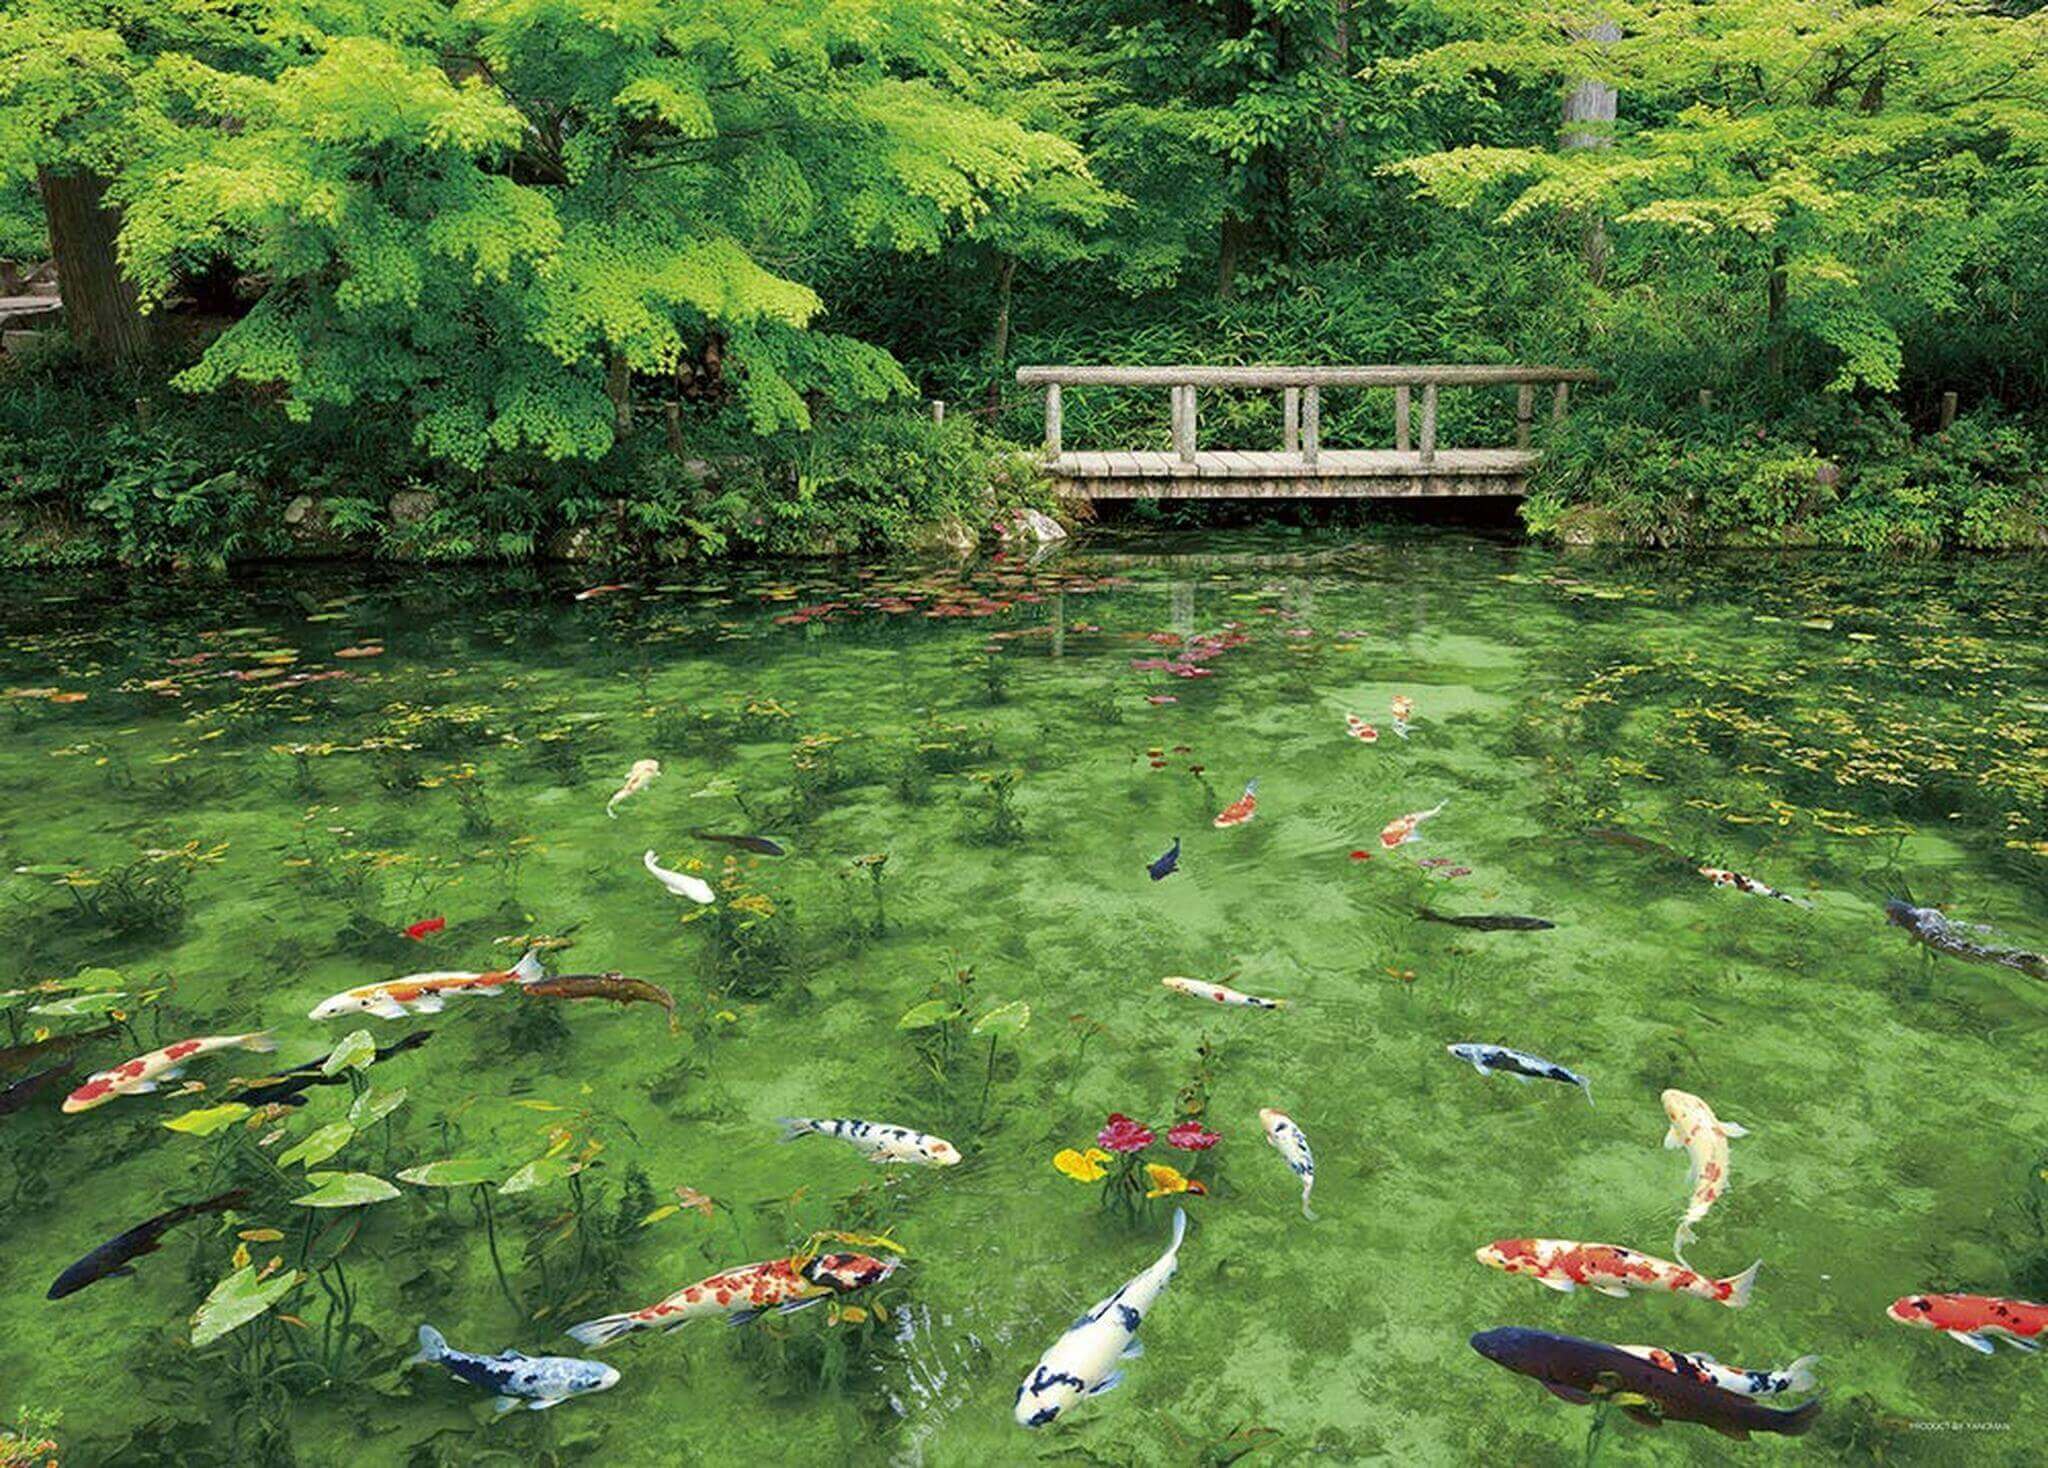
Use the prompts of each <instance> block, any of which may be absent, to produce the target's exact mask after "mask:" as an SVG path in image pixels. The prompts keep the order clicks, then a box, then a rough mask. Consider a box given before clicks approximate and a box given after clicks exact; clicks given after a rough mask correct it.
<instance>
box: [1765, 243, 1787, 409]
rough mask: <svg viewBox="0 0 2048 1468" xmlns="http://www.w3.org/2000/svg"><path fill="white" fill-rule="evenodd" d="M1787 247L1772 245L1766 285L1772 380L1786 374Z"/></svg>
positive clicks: (1768, 369)
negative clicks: (1784, 329) (1769, 271)
mask: <svg viewBox="0 0 2048 1468" xmlns="http://www.w3.org/2000/svg"><path fill="white" fill-rule="evenodd" d="M1785 297H1786V282H1785V247H1784V246H1783V245H1773V246H1772V247H1771V275H1770V280H1769V282H1768V283H1767V284H1766V285H1765V287H1764V322H1765V328H1764V329H1765V330H1766V332H1768V333H1769V340H1768V341H1767V342H1766V343H1765V345H1764V371H1765V372H1766V373H1767V374H1768V375H1769V376H1770V379H1771V381H1773V382H1777V381H1779V380H1781V379H1782V378H1783V377H1784V375H1785V337H1784V331H1783V322H1784V320H1785Z"/></svg>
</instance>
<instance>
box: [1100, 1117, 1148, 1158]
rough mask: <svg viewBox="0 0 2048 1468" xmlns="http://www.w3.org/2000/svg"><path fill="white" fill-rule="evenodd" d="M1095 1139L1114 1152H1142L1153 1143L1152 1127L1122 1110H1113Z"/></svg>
mask: <svg viewBox="0 0 2048 1468" xmlns="http://www.w3.org/2000/svg"><path fill="white" fill-rule="evenodd" d="M1095 1140H1096V1141H1097V1142H1099V1143H1101V1144H1102V1145H1103V1146H1105V1147H1107V1148H1109V1150H1110V1151H1112V1152H1142V1151H1144V1150H1145V1149H1146V1148H1147V1147H1149V1146H1151V1145H1152V1129H1151V1128H1150V1127H1148V1126H1146V1125H1145V1124H1144V1123H1143V1122H1138V1121H1132V1120H1131V1119H1130V1118H1129V1117H1128V1116H1125V1115H1124V1114H1123V1113H1122V1112H1121V1111H1112V1112H1111V1113H1110V1114H1109V1120H1108V1121H1107V1122H1105V1123H1103V1127H1102V1130H1101V1131H1099V1132H1097V1133H1096V1134H1095Z"/></svg>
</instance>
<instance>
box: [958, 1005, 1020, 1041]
mask: <svg viewBox="0 0 2048 1468" xmlns="http://www.w3.org/2000/svg"><path fill="white" fill-rule="evenodd" d="M1030 1023H1031V1006H1030V1005H1028V1004H1026V1003H1025V1002H1024V1001H1023V1000H1022V999H1012V1000H1011V1001H1010V1002H1009V1003H1008V1004H998V1005H997V1006H996V1007H995V1008H994V1009H991V1010H990V1011H989V1012H988V1013H987V1014H984V1015H983V1016H982V1017H981V1018H980V1019H978V1020H976V1021H975V1022H974V1028H973V1029H972V1030H971V1031H969V1033H970V1034H976V1035H1021V1034H1022V1033H1024V1027H1025V1026H1026V1025H1028V1024H1030Z"/></svg>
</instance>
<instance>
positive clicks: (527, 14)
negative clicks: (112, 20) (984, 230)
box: [119, 0, 1083, 467]
mask: <svg viewBox="0 0 2048 1468" xmlns="http://www.w3.org/2000/svg"><path fill="white" fill-rule="evenodd" d="M358 9H359V13H357V14H356V15H355V16H354V17H353V18H352V21H351V23H349V24H347V25H344V24H342V23H341V22H340V21H338V20H336V19H335V18H334V17H332V16H329V17H324V20H325V23H326V24H325V30H324V33H321V34H315V35H313V36H312V37H311V39H310V41H309V43H308V44H309V48H310V54H309V55H308V56H307V57H305V58H304V59H301V60H295V61H293V62H292V64H290V65H287V66H285V67H283V68H282V69H281V70H279V71H278V72H277V74H276V75H275V76H274V77H266V76H251V75H250V74H248V73H247V72H246V71H241V72H232V73H231V72H228V71H225V70H223V69H221V68H219V67H216V66H213V65H210V64H207V63H205V62H203V61H201V60H199V59H197V58H193V57H188V56H182V55H181V56H174V57H164V58H160V59H159V60H158V61H157V63H156V64H155V65H154V66H153V67H152V68H151V69H150V72H149V74H148V79H147V81H148V86H147V91H148V94H149V97H150V100H151V103H152V105H153V106H154V107H155V108H156V109H157V114H158V116H160V117H161V118H163V119H168V120H172V121H174V122H177V123H178V124H180V125H178V126H176V127H175V128H173V129H172V130H171V132H170V135H169V136H165V137H162V138H155V139H153V140H152V141H153V142H154V143H155V145H156V151H155V152H154V153H153V155H152V156H151V159H150V162H149V166H148V167H146V168H133V169H130V170H129V171H128V173H127V174H126V175H125V176H124V178H123V180H122V184H121V187H120V189H119V198H120V201H121V203H122V204H123V206H124V208H125V210H126V213H127V219H128V224H127V229H126V232H125V234H124V236H123V248H124V252H125V256H126V259H127V262H128V264H129V267H130V269H131V270H132V271H133V273H134V275H135V276H136V278H137V280H138V281H139V283H140V285H141V287H142V289H143V291H144V294H145V298H146V299H149V300H152V301H161V300H162V299H163V298H164V296H165V295H166V293H167V292H168V291H169V289H170V288H171V285H172V283H173V282H174V280H175V279H176V277H177V274H178V271H179V269H180V267H181V265H182V264H184V263H186V262H189V261H190V260H191V259H192V258H194V257H195V256H199V255H205V254H220V255H225V256H227V257H229V258H231V259H232V260H233V261H234V262H235V263H236V265H238V266H239V267H240V268H241V269H242V270H244V271H246V272H249V273H252V274H256V275H260V276H262V277H264V278H266V279H267V280H268V282H269V289H268V290H267V291H266V292H265V294H264V295H263V298H262V300H261V302H260V303H259V304H258V305H257V306H256V308H255V309H254V310H253V311H252V312H251V313H250V314H249V315H248V316H246V317H245V318H243V319H242V320H241V321H239V322H237V323H236V324H235V325H234V326H233V327H232V328H231V329H230V330H229V331H228V332H227V333H226V334H225V335H224V336H223V337H222V338H221V339H220V340H219V341H218V342H216V343H215V344H214V345H213V346H212V347H211V348H210V349H209V350H208V352H207V353H206V355H205V357H204V359H203V360H202V361H201V362H200V363H199V364H198V365H197V366H196V367H194V368H193V369H191V370H190V371H189V372H187V373H186V374H185V376H184V378H183V379H182V385H184V386H186V387H188V388H193V389H202V390H203V389H215V388H219V387H222V386H224V385H225V384H227V383H230V382H234V381H241V382H246V383H249V384H252V385H258V386H261V387H263V388H265V389H268V390H272V391H275V392H277V393H278V394H279V395H280V397H281V398H282V401H283V404H284V407H285V410H286V411H287V412H288V413H290V414H292V415H294V416H295V417H299V418H302V419H303V418H306V417H308V416H310V414H311V413H312V412H313V411H314V409H316V408H318V407H321V406H333V407H337V408H342V409H347V410H351V411H371V410H374V408H375V405H379V404H399V405H402V406H403V407H404V408H405V409H406V410H407V411H409V412H410V413H411V415H412V417H413V421H414V424H415V430H414V431H415V434H416V437H417V440H418V441H419V442H420V443H421V444H422V445H424V446H426V447H427V448H428V449H430V450H431V451H432V452H434V453H436V454H438V455H441V456H443V457H446V458H449V459H452V460H454V461H456V462H457V463H460V464H464V465H468V466H472V467H475V466H479V465H481V464H482V463H484V462H485V460H486V459H487V458H489V457H490V456H492V455H493V454H502V453H509V452H513V451H519V450H535V451H538V452H539V453H540V454H542V455H544V456H546V457H547V458H551V459H562V458H568V457H572V456H575V457H586V458H595V457H597V456H599V455H602V454H603V453H604V452H605V451H606V450H607V449H608V448H609V447H610V446H611V444H612V442H613V437H614V432H615V427H616V422H617V417H618V413H619V411H620V410H621V409H622V408H623V406H624V402H625V398H626V381H627V375H628V374H638V375H641V376H642V377H648V378H653V377H665V376H669V375H671V374H674V373H675V372H676V370H677V368H678V367H679V366H680V365H683V364H684V363H686V362H691V363H700V362H702V361H704V360H705V359H706V357H707V355H709V356H711V357H715V358H716V359H717V360H718V361H719V363H720V365H721V369H722V371H723V373H724V377H725V380H726V382H727V384H728V385H729V386H730V387H731V388H732V389H733V390H734V391H735V392H736V394H737V396H738V399H739V401H740V403H741V405H742V407H743V408H744V411H745V413H746V416H747V418H748V419H749V421H750V422H751V424H752V425H753V427H754V429H755V430H756V431H757V432H761V433H770V432H774V431H776V430H779V429H787V428H801V427H804V426H806V425H807V424H808V422H809V411H808V408H807V404H806V401H805V398H806V395H807V394H813V393H816V394H820V395H823V396H824V397H826V398H828V399H832V400H837V401H841V402H861V401H867V402H872V401H877V400H880V399H883V398H885V397H887V396H889V395H891V394H892V393H896V392H900V391H903V390H905V389H906V388H907V386H908V383H907V379H906V378H905V377H904V375H903V373H902V370H901V369H900V368H899V367H898V366H897V365H896V363H895V362H894V361H893V360H892V359H891V358H890V357H889V356H888V355H887V353H885V352H883V351H881V350H879V349H877V348H875V347H873V346H870V345H868V344H866V343H863V342H861V341H859V340H856V339H854V338H852V337H849V336H845V335H840V334H835V333H832V332H830V331H824V330H818V329H816V326H817V323H818V320H819V318H820V316H821V314H822V312H823V309H824V307H823V302H822V301H821V300H820V298H819V296H818V295H817V293H816V292H815V290H814V289H813V288H812V287H811V286H809V285H807V284H806V283H804V281H803V279H802V278H801V277H802V275H803V273H804V269H803V267H804V262H806V261H807V260H810V259H813V258H815V257H817V256H818V255H819V254H820V253H822V252H828V251H837V252H846V251H856V252H857V251H862V250H871V249H873V250H887V251H916V252H930V251H932V250H935V249H937V248H938V247H939V245H940V244H941V243H942V241H943V240H944V239H945V238H946V237H947V235H948V233H949V231H950V230H951V229H952V228H954V227H956V226H958V225H960V224H962V223H968V224H971V223H973V222H975V221H977V220H983V219H986V218H988V217H989V215H990V211H991V210H992V209H995V208H997V207H999V206H1001V205H1004V204H1005V203H1008V202H1010V201H1018V200H1024V199H1027V198H1030V197H1032V196H1034V195H1041V196H1044V195H1050V196H1051V197H1052V198H1054V199H1057V197H1058V190H1059V188H1060V187H1061V186H1060V185H1059V184H1058V183H1057V182H1055V181H1056V180H1059V179H1062V178H1065V179H1068V180H1079V179H1081V178H1082V177H1083V169H1082V164H1081V158H1080V154H1079V151H1078V150H1077V149H1076V148H1074V147H1073V145H1071V144H1069V143H1067V142H1064V141H1062V140H1061V139H1059V138H1058V137H1056V136H1053V135H1051V134H1048V133H1044V132H1040V131H1037V130H1034V129H1032V128H1030V127H1028V126H1025V125H1023V124H1022V123H1020V122H1018V121H1016V120H1014V119H1012V118H1011V117H1008V116H1005V115H1003V114H1002V113H1000V112H998V111H996V110H994V109H992V108H989V107H984V106H982V105H979V103H978V102H977V101H976V100H975V97H976V94H977V92H978V91H979V90H980V86H981V83H980V80H979V78H980V77H981V76H982V74H983V72H984V71H985V70H987V69H989V67H990V65H991V57H992V55H993V54H994V53H993V49H992V48H994V47H995V46H996V44H997V43H996V40H995V38H994V37H992V36H990V35H987V34H985V33H984V31H983V29H982V28H981V26H980V25H979V24H978V23H977V21H976V20H975V18H974V11H973V9H972V7H969V6H965V5H959V4H955V3H953V0H797V3H789V4H778V5H774V6H761V5H757V4H753V3H748V0H722V3H713V4H701V3H692V0H612V3H604V4H597V3H593V0H466V3H462V4H459V5H454V6H441V5H417V4H416V5H410V6H402V7H401V6H392V7H375V6H371V7H361V8H358Z"/></svg>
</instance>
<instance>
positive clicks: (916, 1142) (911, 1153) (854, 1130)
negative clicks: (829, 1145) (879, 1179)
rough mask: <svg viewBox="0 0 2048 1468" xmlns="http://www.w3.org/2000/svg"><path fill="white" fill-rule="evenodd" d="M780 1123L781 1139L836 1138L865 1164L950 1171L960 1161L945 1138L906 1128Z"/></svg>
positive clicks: (829, 1121)
mask: <svg viewBox="0 0 2048 1468" xmlns="http://www.w3.org/2000/svg"><path fill="white" fill-rule="evenodd" d="M779 1120H780V1121H781V1123H782V1138H781V1140H783V1141H785V1142H794V1141H795V1140H796V1139H797V1138H798V1137H803V1136H813V1135H815V1136H820V1137H837V1138H838V1139H839V1140H840V1141H842V1142H845V1143H847V1144H848V1145H849V1146H851V1147H854V1148H856V1149H858V1150H859V1151H862V1152H865V1153H866V1154H867V1158H868V1161H870V1162H879V1163H888V1162H908V1163H913V1164H916V1165H918V1166H922V1167H952V1166H953V1165H954V1164H956V1163H957V1162H959V1160H960V1149H959V1148H958V1147H955V1146H954V1145H953V1144H952V1143H951V1142H949V1141H947V1140H946V1139H945V1138H944V1137H934V1136H931V1135H929V1134H928V1133H925V1132H914V1131H912V1130H911V1129H910V1128H909V1127H905V1126H889V1125H886V1124H885V1123H882V1122H878V1121H854V1120H851V1119H849V1118H846V1117H816V1116H785V1117H781V1118H779Z"/></svg>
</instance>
